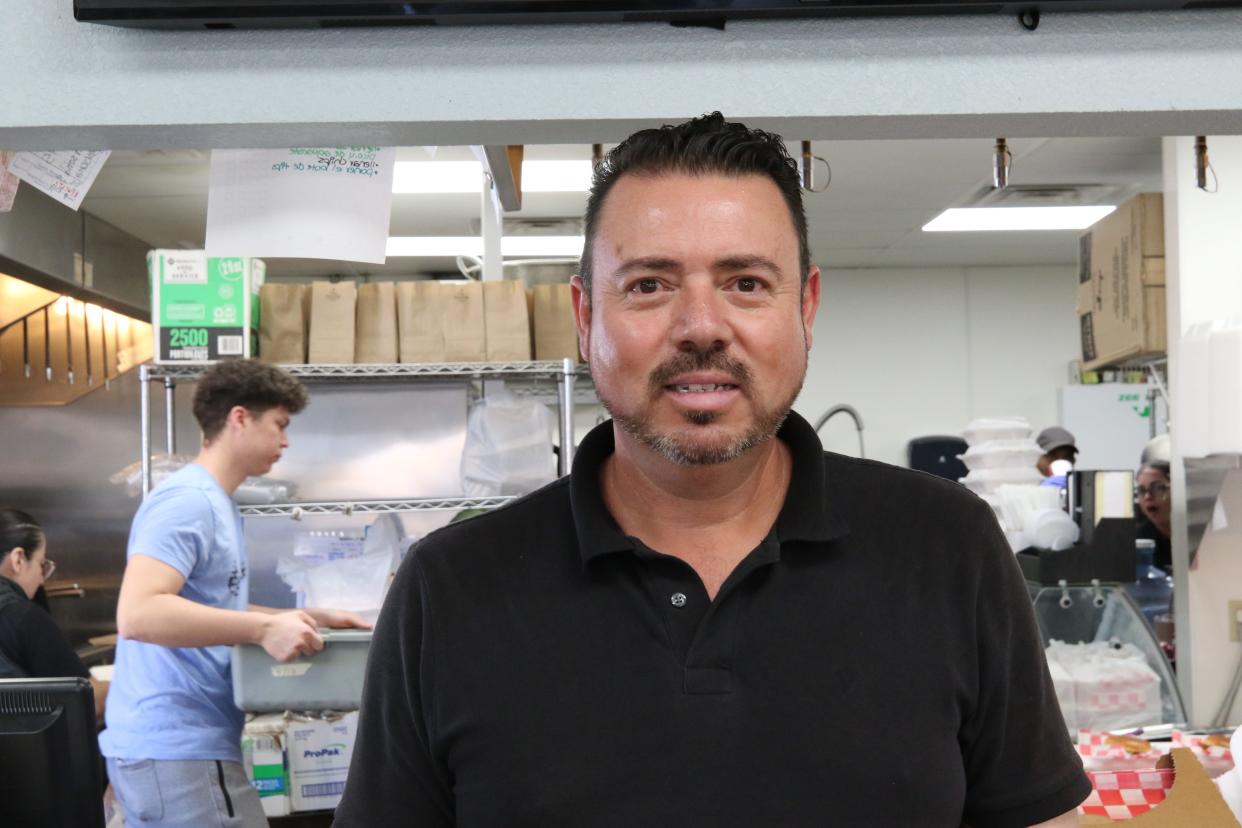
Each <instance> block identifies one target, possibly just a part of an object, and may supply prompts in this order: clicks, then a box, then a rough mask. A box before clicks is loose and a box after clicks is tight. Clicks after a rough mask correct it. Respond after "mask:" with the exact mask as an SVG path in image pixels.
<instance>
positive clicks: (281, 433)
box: [241, 406, 290, 475]
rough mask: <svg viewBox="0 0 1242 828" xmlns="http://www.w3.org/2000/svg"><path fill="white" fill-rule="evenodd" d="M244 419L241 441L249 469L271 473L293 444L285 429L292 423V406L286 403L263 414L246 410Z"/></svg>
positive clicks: (261, 472) (250, 471)
mask: <svg viewBox="0 0 1242 828" xmlns="http://www.w3.org/2000/svg"><path fill="white" fill-rule="evenodd" d="M245 414H246V416H245V417H244V418H243V420H242V430H241V438H242V439H241V445H242V451H243V452H244V455H245V462H246V467H247V470H248V471H249V473H250V474H252V475H261V474H267V473H268V472H269V471H271V469H272V466H274V465H276V461H277V460H279V459H280V454H281V452H282V451H284V450H285V449H286V448H288V447H289V438H288V436H287V435H286V433H285V430H286V429H287V428H288V427H289V419H290V415H289V410H288V409H287V408H285V407H284V406H277V407H275V408H269V409H268V410H266V411H264V412H263V413H261V414H258V413H255V412H252V411H246V412H245Z"/></svg>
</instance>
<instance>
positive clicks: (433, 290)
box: [397, 281, 448, 362]
mask: <svg viewBox="0 0 1242 828" xmlns="http://www.w3.org/2000/svg"><path fill="white" fill-rule="evenodd" d="M445 288H446V286H443V285H441V284H440V283H439V282H431V281H428V282H400V283H398V284H397V335H398V339H399V343H398V349H397V351H398V355H399V356H400V357H401V361H402V362H448V357H447V356H446V355H445V350H444V305H445V297H446V295H447V291H446V289H445Z"/></svg>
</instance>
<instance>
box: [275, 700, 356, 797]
mask: <svg viewBox="0 0 1242 828" xmlns="http://www.w3.org/2000/svg"><path fill="white" fill-rule="evenodd" d="M324 715H325V717H329V716H330V717H331V718H323V719H301V718H293V719H291V720H290V722H289V725H288V728H287V729H286V731H285V733H286V739H285V749H286V751H287V752H288V755H289V783H290V793H291V795H292V804H293V810H294V811H318V810H322V809H325V808H335V807H336V806H337V804H338V803H340V801H341V794H342V793H343V792H344V791H345V777H346V776H347V775H348V774H349V759H350V757H351V756H352V755H353V752H354V737H355V735H356V734H357V732H358V713H357V712H356V711H355V712H352V713H344V714H324Z"/></svg>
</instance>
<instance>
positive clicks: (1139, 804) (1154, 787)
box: [1078, 768, 1174, 820]
mask: <svg viewBox="0 0 1242 828" xmlns="http://www.w3.org/2000/svg"><path fill="white" fill-rule="evenodd" d="M1087 776H1089V777H1090V778H1091V795H1090V796H1088V797H1087V800H1086V801H1085V802H1083V803H1082V804H1081V805H1079V806H1078V813H1080V814H1092V815H1095V816H1102V817H1108V818H1109V819H1113V820H1122V819H1130V818H1131V817H1136V816H1138V815H1139V814H1144V813H1147V812H1148V811H1150V810H1151V809H1152V807H1153V806H1154V805H1156V804H1157V803H1160V802H1163V801H1164V798H1165V796H1167V795H1168V791H1169V788H1171V787H1173V776H1174V773H1173V769H1172V768H1168V769H1162V770H1156V769H1154V768H1153V769H1151V770H1138V771H1095V772H1090V771H1088V773H1087Z"/></svg>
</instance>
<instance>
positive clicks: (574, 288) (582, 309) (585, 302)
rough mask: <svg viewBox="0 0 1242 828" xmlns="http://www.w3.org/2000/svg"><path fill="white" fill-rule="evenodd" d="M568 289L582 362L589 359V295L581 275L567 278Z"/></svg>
mask: <svg viewBox="0 0 1242 828" xmlns="http://www.w3.org/2000/svg"><path fill="white" fill-rule="evenodd" d="M569 289H570V292H571V295H572V296H573V306H574V327H576V328H577V329H578V353H579V354H581V355H582V359H583V361H584V362H589V361H590V359H591V295H590V293H588V291H587V287H586V285H584V284H583V283H582V277H581V276H574V277H573V278H572V279H570V280H569Z"/></svg>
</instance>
